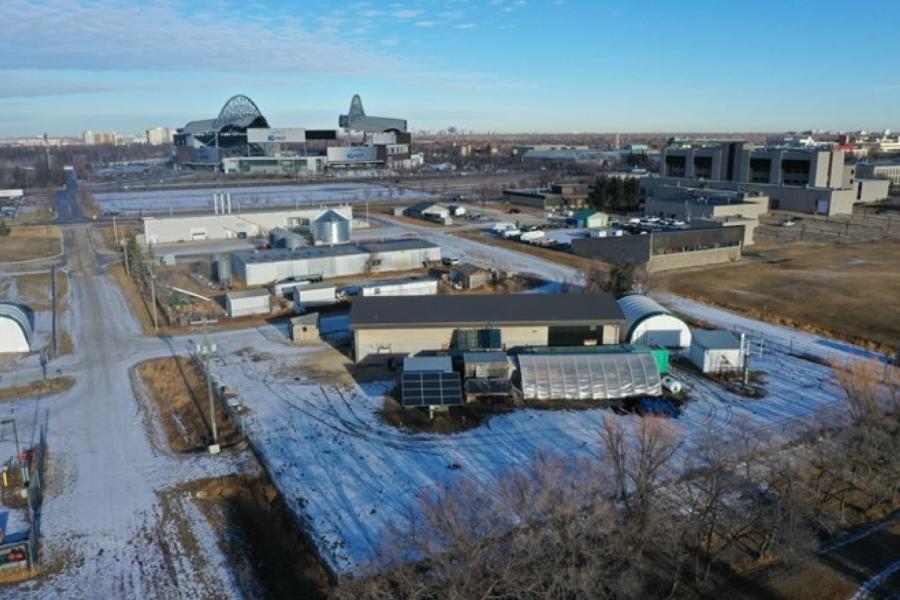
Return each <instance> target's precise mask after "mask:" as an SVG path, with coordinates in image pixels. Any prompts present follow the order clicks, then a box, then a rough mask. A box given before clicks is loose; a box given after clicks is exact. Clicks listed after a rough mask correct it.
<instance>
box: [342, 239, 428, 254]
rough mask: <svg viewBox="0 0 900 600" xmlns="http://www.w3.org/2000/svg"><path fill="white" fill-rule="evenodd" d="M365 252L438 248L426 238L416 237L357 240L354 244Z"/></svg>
mask: <svg viewBox="0 0 900 600" xmlns="http://www.w3.org/2000/svg"><path fill="white" fill-rule="evenodd" d="M356 245H357V246H359V248H361V249H362V250H364V251H366V252H371V253H376V252H396V251H397V250H424V249H425V248H439V247H440V246H438V245H437V244H432V243H431V242H428V241H426V240H422V239H418V238H404V239H399V240H383V241H380V242H359V243H358V244H356Z"/></svg>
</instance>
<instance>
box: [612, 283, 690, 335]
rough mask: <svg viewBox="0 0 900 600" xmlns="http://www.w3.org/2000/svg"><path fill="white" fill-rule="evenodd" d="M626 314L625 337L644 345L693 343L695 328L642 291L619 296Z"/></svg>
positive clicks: (620, 303) (620, 306)
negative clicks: (692, 335)
mask: <svg viewBox="0 0 900 600" xmlns="http://www.w3.org/2000/svg"><path fill="white" fill-rule="evenodd" d="M618 303H619V308H620V309H621V310H622V314H623V315H625V328H624V329H623V330H622V331H623V332H624V336H623V339H622V341H623V342H626V343H629V344H639V345H641V346H661V347H664V348H687V347H688V346H690V345H691V329H690V327H688V325H687V323H685V322H684V321H682V320H681V319H680V318H678V317H676V316H675V315H673V314H672V313H670V312H669V311H668V310H666V309H665V308H663V307H662V306H660V305H659V304H658V303H656V302H655V301H654V300H652V299H651V298H648V297H647V296H642V295H640V294H632V295H630V296H624V297H622V298H619V300H618Z"/></svg>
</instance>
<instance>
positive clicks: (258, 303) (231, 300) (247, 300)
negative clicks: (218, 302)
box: [225, 290, 272, 319]
mask: <svg viewBox="0 0 900 600" xmlns="http://www.w3.org/2000/svg"><path fill="white" fill-rule="evenodd" d="M225 309H226V310H227V311H228V316H229V317H231V318H232V319H235V318H238V317H248V316H251V315H265V314H268V313H269V312H271V310H272V304H271V298H270V297H269V292H268V291H267V290H243V291H240V292H228V293H227V294H225Z"/></svg>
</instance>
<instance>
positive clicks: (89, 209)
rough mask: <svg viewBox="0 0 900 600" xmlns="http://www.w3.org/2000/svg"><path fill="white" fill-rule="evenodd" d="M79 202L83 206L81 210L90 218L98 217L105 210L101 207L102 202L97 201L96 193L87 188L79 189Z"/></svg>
mask: <svg viewBox="0 0 900 600" xmlns="http://www.w3.org/2000/svg"><path fill="white" fill-rule="evenodd" d="M77 202H78V205H79V206H80V207H81V212H83V213H84V215H85V216H86V217H88V218H91V219H96V218H97V217H99V216H101V215H102V214H103V210H102V209H101V208H100V204H98V203H97V199H96V198H94V194H92V193H91V192H90V191H88V190H86V189H83V188H82V189H79V190H78V197H77Z"/></svg>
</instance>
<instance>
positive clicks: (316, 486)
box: [216, 349, 840, 572]
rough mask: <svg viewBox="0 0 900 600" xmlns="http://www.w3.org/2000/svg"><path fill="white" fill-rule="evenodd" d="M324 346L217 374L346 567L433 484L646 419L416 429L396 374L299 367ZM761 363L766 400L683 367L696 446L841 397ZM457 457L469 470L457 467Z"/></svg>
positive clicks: (569, 451)
mask: <svg viewBox="0 0 900 600" xmlns="http://www.w3.org/2000/svg"><path fill="white" fill-rule="evenodd" d="M314 351H315V349H305V350H302V351H298V352H296V353H290V354H284V355H271V356H266V360H262V361H258V360H255V359H254V357H253V356H252V355H250V354H241V355H231V356H230V357H229V358H228V359H227V364H220V365H218V366H217V367H216V371H217V373H218V374H219V376H220V377H222V379H223V380H224V381H225V382H226V383H227V384H228V385H229V386H230V387H232V388H233V389H234V390H235V391H236V392H237V394H238V396H239V398H240V401H241V402H242V403H243V405H244V406H245V407H246V408H247V409H248V410H247V414H246V416H245V420H244V426H245V430H246V432H247V433H248V434H249V435H250V436H251V437H252V438H253V439H254V441H255V443H256V444H257V445H258V447H259V448H260V450H261V451H262V452H263V454H264V456H265V460H266V461H267V462H268V467H269V471H270V473H272V474H273V475H274V477H275V479H276V485H277V486H278V487H279V488H280V489H281V490H282V492H283V493H284V495H285V498H286V500H287V502H288V504H289V505H290V507H291V508H292V510H294V511H295V512H296V513H297V514H298V515H299V516H300V517H301V519H303V520H304V521H305V522H306V523H307V524H308V528H309V530H310V532H311V534H312V537H313V538H314V540H315V542H316V544H318V547H319V550H320V551H321V553H322V555H323V557H324V558H325V559H326V560H327V561H328V562H329V563H330V565H331V566H332V567H333V568H334V569H335V570H336V571H338V572H352V571H354V570H356V569H358V568H360V567H361V566H363V565H364V564H365V563H366V562H368V561H376V560H377V554H378V551H379V549H380V543H381V539H382V535H381V534H382V530H383V528H384V527H385V526H386V525H387V524H388V523H389V522H390V520H392V519H395V520H396V519H400V518H402V515H403V514H404V513H405V511H406V510H407V509H408V508H410V507H412V506H414V504H415V502H416V499H417V497H418V496H419V494H421V493H422V492H423V491H425V490H429V489H435V488H440V487H442V486H446V485H447V484H449V483H450V482H451V481H452V480H453V479H454V478H476V479H479V480H486V479H489V478H492V477H495V476H496V475H497V474H499V473H502V472H504V471H507V470H509V469H512V468H515V467H524V466H526V465H527V464H528V463H529V461H530V460H531V459H532V457H533V456H534V455H535V453H537V452H539V451H542V452H550V453H558V454H560V455H563V456H567V457H571V458H574V457H587V458H598V457H599V456H600V453H601V448H600V441H599V437H598V432H599V430H600V428H601V426H602V425H603V423H604V421H605V419H609V418H616V419H625V420H633V419H634V418H635V417H629V416H625V417H623V416H616V415H615V414H613V413H612V412H611V411H609V410H606V409H592V410H581V411H568V410H560V411H537V410H529V409H523V410H519V411H515V412H513V413H509V414H505V415H498V416H495V417H493V418H491V419H490V420H489V421H488V422H487V423H485V424H484V425H482V426H480V427H478V428H476V429H472V430H469V431H466V432H462V433H458V434H454V435H439V434H421V433H405V432H402V431H399V430H397V429H395V428H393V427H392V426H389V425H386V424H384V423H382V422H381V421H380V420H379V418H378V417H377V415H376V411H377V410H378V409H380V408H381V405H382V397H383V394H384V392H385V390H386V389H387V387H388V386H391V385H393V382H385V383H384V384H366V385H363V386H355V387H345V386H344V387H341V386H335V385H330V384H329V383H327V382H324V381H317V380H313V379H308V378H305V377H303V376H302V375H301V376H300V377H297V376H296V375H294V374H293V373H294V371H291V368H292V367H294V368H296V367H297V365H298V363H299V365H300V368H299V372H300V373H302V372H303V368H302V365H303V363H304V361H305V360H308V358H309V353H310V352H314ZM754 368H755V369H758V370H761V371H763V372H764V373H765V374H766V379H767V381H768V385H767V389H768V395H767V397H766V398H764V399H762V400H748V399H745V398H741V397H738V396H735V395H733V394H731V393H729V392H727V391H725V390H724V389H722V388H721V387H718V386H716V385H713V384H711V383H709V382H706V381H705V380H701V379H699V378H693V377H689V376H687V375H686V374H682V373H679V376H682V377H683V378H684V379H685V381H686V383H687V384H688V385H689V386H690V387H691V388H692V398H694V400H693V401H692V402H691V403H690V404H689V405H688V407H687V408H686V410H685V411H684V413H683V415H682V416H681V417H680V418H679V419H678V420H677V423H678V425H679V426H680V427H681V428H682V429H683V430H684V433H685V435H686V437H687V439H688V442H689V441H690V439H691V437H692V436H695V435H697V434H699V433H701V432H703V431H708V430H710V429H714V430H718V431H726V432H727V431H728V429H729V428H731V427H738V426H740V425H741V424H743V423H744V422H750V423H761V424H765V425H771V426H773V427H772V428H771V429H772V430H775V431H782V432H787V431H790V428H789V427H788V425H790V424H792V423H795V422H799V421H801V420H802V419H803V418H804V417H805V416H808V415H810V414H812V413H820V412H823V411H827V410H828V409H829V408H831V407H834V406H836V404H837V403H838V402H839V399H840V393H839V391H838V389H837V388H836V387H835V386H834V384H833V383H832V382H831V372H830V370H829V369H828V368H827V367H824V366H822V365H819V364H816V363H813V362H809V361H806V360H802V359H798V358H794V357H791V356H788V355H786V354H783V353H780V352H770V353H767V354H766V355H765V356H763V357H762V358H760V359H758V360H757V361H756V363H755V364H754ZM689 447H690V444H689V443H688V444H687V445H686V446H685V451H686V452H687V451H689V450H688V448H689ZM451 464H457V465H459V466H460V468H459V469H450V468H449V465H451Z"/></svg>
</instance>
